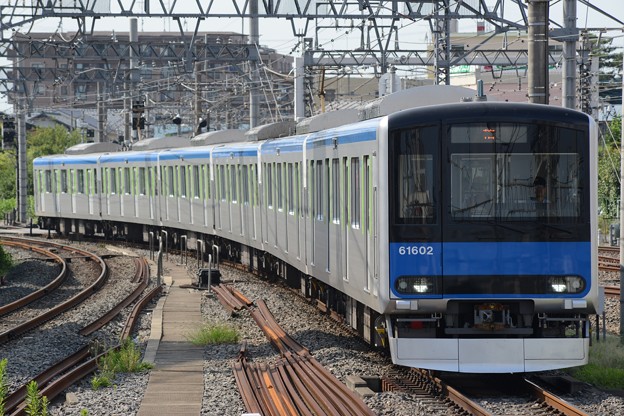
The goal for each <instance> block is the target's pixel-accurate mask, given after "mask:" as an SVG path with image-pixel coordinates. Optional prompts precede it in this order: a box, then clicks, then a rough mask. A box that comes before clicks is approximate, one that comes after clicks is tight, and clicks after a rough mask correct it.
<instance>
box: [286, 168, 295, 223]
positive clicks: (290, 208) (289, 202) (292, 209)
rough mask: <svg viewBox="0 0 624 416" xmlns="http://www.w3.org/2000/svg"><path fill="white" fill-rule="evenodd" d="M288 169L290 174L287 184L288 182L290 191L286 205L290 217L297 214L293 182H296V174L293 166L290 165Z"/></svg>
mask: <svg viewBox="0 0 624 416" xmlns="http://www.w3.org/2000/svg"><path fill="white" fill-rule="evenodd" d="M287 169H288V173H287V175H286V182H287V184H288V185H287V186H288V191H287V193H286V199H287V201H286V203H287V206H288V213H289V214H290V215H294V214H295V201H294V198H295V195H294V192H293V182H294V180H295V177H294V174H293V164H292V163H289V164H288V165H287Z"/></svg>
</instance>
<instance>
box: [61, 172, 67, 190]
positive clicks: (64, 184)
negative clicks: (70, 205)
mask: <svg viewBox="0 0 624 416" xmlns="http://www.w3.org/2000/svg"><path fill="white" fill-rule="evenodd" d="M61 193H64V194H66V193H67V170H66V169H61Z"/></svg>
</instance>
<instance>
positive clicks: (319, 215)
mask: <svg viewBox="0 0 624 416" xmlns="http://www.w3.org/2000/svg"><path fill="white" fill-rule="evenodd" d="M315 173H316V179H315V181H314V184H315V185H316V197H315V202H316V208H315V209H316V219H317V220H318V221H323V196H324V195H323V161H322V160H317V161H316V172H315Z"/></svg>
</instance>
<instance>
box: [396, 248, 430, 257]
mask: <svg viewBox="0 0 624 416" xmlns="http://www.w3.org/2000/svg"><path fill="white" fill-rule="evenodd" d="M399 255H401V256H433V247H431V246H399Z"/></svg>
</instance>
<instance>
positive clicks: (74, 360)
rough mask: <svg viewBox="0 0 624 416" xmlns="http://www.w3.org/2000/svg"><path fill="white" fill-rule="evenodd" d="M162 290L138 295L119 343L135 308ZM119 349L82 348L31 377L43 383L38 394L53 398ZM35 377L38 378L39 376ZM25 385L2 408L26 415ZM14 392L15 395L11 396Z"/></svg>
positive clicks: (129, 327)
mask: <svg viewBox="0 0 624 416" xmlns="http://www.w3.org/2000/svg"><path fill="white" fill-rule="evenodd" d="M161 290H162V287H161V286H158V287H156V288H154V289H152V290H151V291H150V292H148V293H147V294H146V295H145V296H144V297H143V298H141V300H139V302H137V304H136V305H135V306H134V308H133V311H132V313H131V314H130V316H129V317H128V319H127V320H126V323H125V325H124V328H123V329H122V335H121V336H120V338H119V339H120V342H121V341H123V340H124V339H125V338H127V336H128V335H126V334H130V333H131V332H132V328H133V327H134V325H135V324H136V322H137V320H138V317H139V314H138V312H137V311H140V309H142V308H143V307H144V306H145V305H146V304H147V303H148V302H149V301H151V300H152V299H153V297H154V296H155V295H156V294H158V293H160V291H161ZM119 348H121V343H120V344H118V345H116V346H114V347H112V348H110V349H108V350H107V351H106V352H103V353H101V354H98V355H96V356H95V357H92V358H88V357H89V356H90V353H89V347H88V346H86V347H84V348H83V349H81V350H79V351H78V352H76V353H74V354H73V355H72V356H70V357H68V358H66V359H65V360H63V361H61V362H59V363H57V364H55V365H53V366H52V367H50V368H49V369H47V370H45V371H44V372H42V373H41V374H40V375H39V376H37V377H35V378H34V379H33V380H35V381H37V384H38V385H39V386H40V387H41V386H42V385H45V386H44V387H43V388H42V389H41V390H40V391H39V394H40V395H41V396H46V397H47V398H48V400H53V399H54V398H55V397H56V396H58V395H59V394H61V393H62V392H63V391H65V390H66V389H67V388H68V387H70V386H71V385H72V384H74V383H76V382H78V381H79V380H81V379H82V378H84V377H86V376H87V375H89V374H91V373H93V372H95V371H96V370H97V368H98V366H97V363H98V360H99V359H100V358H101V357H103V356H104V355H106V354H107V353H109V352H111V351H113V350H117V349H119ZM38 377H41V378H40V379H38ZM26 386H27V384H25V385H24V386H23V387H22V388H20V389H18V390H16V392H14V393H12V394H11V396H9V398H8V400H7V403H8V402H9V400H10V401H11V407H10V408H9V407H8V406H6V408H5V410H6V412H7V414H9V415H10V416H24V415H25V414H26V403H25V401H24V400H25V399H26ZM14 395H15V397H13V396H14ZM10 412H13V413H10Z"/></svg>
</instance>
